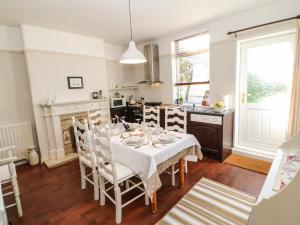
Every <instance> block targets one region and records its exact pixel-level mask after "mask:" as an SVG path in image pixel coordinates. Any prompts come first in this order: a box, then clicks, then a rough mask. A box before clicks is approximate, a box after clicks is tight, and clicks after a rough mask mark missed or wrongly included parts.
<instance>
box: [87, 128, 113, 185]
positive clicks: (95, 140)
mask: <svg viewBox="0 0 300 225" xmlns="http://www.w3.org/2000/svg"><path fill="white" fill-rule="evenodd" d="M110 138H111V137H110V135H109V132H105V131H103V130H101V128H100V127H97V126H93V128H92V130H91V139H92V145H93V149H94V152H95V155H96V161H97V167H98V173H99V174H100V175H102V176H104V177H105V176H106V175H110V176H112V177H113V181H114V184H115V185H117V184H118V182H117V171H116V168H115V163H114V155H113V151H112V145H111V140H110ZM108 165H110V166H108Z"/></svg>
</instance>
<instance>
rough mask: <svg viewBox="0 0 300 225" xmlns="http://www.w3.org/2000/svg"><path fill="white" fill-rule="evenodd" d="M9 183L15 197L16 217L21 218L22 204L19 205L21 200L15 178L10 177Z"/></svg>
mask: <svg viewBox="0 0 300 225" xmlns="http://www.w3.org/2000/svg"><path fill="white" fill-rule="evenodd" d="M11 183H12V186H13V192H14V196H15V201H16V206H17V211H18V216H19V217H22V216H23V210H22V204H21V200H20V191H19V185H18V181H17V178H16V177H12V179H11Z"/></svg>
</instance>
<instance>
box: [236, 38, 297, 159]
mask: <svg viewBox="0 0 300 225" xmlns="http://www.w3.org/2000/svg"><path fill="white" fill-rule="evenodd" d="M238 49H239V63H238V64H239V69H238V77H237V101H236V102H237V104H236V105H237V107H236V112H237V114H236V115H237V118H236V135H235V147H236V148H238V149H243V150H244V151H245V152H248V153H249V154H255V152H259V151H261V152H264V153H265V154H266V155H269V156H270V155H274V154H275V151H276V150H277V148H278V146H279V145H281V144H282V143H283V142H284V140H285V136H286V126H287V120H288V110H289V100H290V86H291V78H292V72H293V55H294V33H285V34H280V35H272V36H268V37H262V38H256V39H252V40H245V41H240V42H238Z"/></svg>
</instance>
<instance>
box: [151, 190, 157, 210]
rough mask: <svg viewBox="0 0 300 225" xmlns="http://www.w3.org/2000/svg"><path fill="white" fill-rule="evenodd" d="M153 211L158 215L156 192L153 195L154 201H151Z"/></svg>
mask: <svg viewBox="0 0 300 225" xmlns="http://www.w3.org/2000/svg"><path fill="white" fill-rule="evenodd" d="M151 211H152V213H156V212H157V211H158V208H157V197H156V192H154V193H153V195H152V199H151Z"/></svg>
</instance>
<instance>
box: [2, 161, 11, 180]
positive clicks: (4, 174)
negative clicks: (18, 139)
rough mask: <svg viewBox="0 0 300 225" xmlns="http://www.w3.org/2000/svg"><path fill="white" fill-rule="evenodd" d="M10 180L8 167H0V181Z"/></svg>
mask: <svg viewBox="0 0 300 225" xmlns="http://www.w3.org/2000/svg"><path fill="white" fill-rule="evenodd" d="M6 180H10V174H9V170H8V165H7V164H6V165H2V166H0V181H6Z"/></svg>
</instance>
